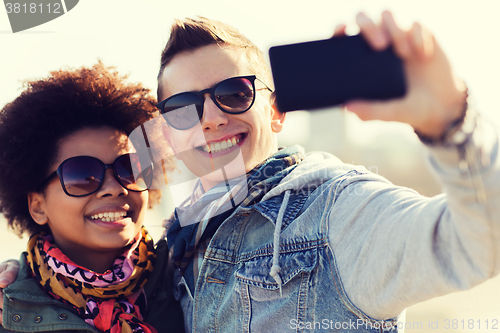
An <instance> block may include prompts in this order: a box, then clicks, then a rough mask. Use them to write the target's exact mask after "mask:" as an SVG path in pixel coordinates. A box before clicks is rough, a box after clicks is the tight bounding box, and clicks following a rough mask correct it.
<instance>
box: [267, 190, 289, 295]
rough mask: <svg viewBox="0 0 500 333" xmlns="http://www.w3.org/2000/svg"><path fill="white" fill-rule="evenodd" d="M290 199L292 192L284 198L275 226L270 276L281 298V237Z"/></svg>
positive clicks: (287, 192)
mask: <svg viewBox="0 0 500 333" xmlns="http://www.w3.org/2000/svg"><path fill="white" fill-rule="evenodd" d="M289 198H290V191H286V192H285V196H284V198H283V202H282V203H281V207H280V210H279V212H278V218H277V219H276V225H275V226H274V242H273V265H272V267H271V271H270V272H269V275H271V276H272V277H273V278H274V280H275V281H276V283H277V284H278V286H279V287H280V296H283V290H282V288H281V287H282V284H283V282H282V281H281V277H280V274H279V272H280V271H281V267H280V264H279V257H280V235H281V226H282V225H283V215H285V210H286V207H287V206H288V199H289Z"/></svg>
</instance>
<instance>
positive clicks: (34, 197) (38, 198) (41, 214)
mask: <svg viewBox="0 0 500 333" xmlns="http://www.w3.org/2000/svg"><path fill="white" fill-rule="evenodd" d="M28 209H29V212H30V215H31V217H32V218H33V220H34V221H35V222H36V223H37V224H39V225H44V224H46V223H47V222H48V221H49V218H48V216H47V214H46V213H45V197H44V196H43V194H42V193H38V192H30V193H28Z"/></svg>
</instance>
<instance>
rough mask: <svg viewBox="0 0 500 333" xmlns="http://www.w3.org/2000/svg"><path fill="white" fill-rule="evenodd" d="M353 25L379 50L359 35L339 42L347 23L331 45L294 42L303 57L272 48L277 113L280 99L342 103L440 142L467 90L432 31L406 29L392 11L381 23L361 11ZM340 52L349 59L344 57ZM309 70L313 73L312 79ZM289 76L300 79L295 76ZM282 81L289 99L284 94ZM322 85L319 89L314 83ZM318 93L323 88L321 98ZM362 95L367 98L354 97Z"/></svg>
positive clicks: (289, 105) (292, 102)
mask: <svg viewBox="0 0 500 333" xmlns="http://www.w3.org/2000/svg"><path fill="white" fill-rule="evenodd" d="M356 21H357V24H358V25H359V28H360V35H361V37H362V39H364V40H365V41H366V42H367V44H368V45H369V46H370V47H371V48H372V49H373V50H375V51H379V52H378V53H374V52H371V51H370V50H369V48H367V47H364V48H363V45H361V44H363V43H361V42H362V41H361V38H360V37H359V36H355V37H349V38H346V39H344V40H342V41H341V40H340V39H339V40H335V38H337V37H342V36H345V26H343V25H341V26H338V27H337V28H336V29H335V34H334V38H333V39H332V40H330V42H328V41H322V42H321V41H318V42H320V43H317V42H312V43H303V44H302V46H301V45H300V44H297V45H298V47H299V52H295V49H294V48H295V47H296V46H291V48H289V50H291V51H292V52H290V54H291V55H290V57H289V58H287V56H286V52H283V50H286V47H290V46H285V47H284V48H283V49H282V50H281V51H280V50H279V48H280V47H277V48H275V49H276V50H273V49H274V48H272V49H271V50H270V57H271V65H272V67H273V76H274V79H275V83H276V94H277V103H278V108H280V94H282V95H281V97H282V99H281V101H282V105H284V108H283V110H284V111H288V110H296V109H300V108H303V109H308V107H310V108H315V107H321V106H326V105H334V104H339V103H343V104H344V105H345V106H346V107H347V109H348V110H350V111H352V112H354V113H356V114H357V115H358V116H359V117H360V118H361V119H363V120H375V119H378V120H385V121H398V122H403V123H408V124H410V125H411V126H413V128H414V129H415V130H416V131H418V132H419V134H422V135H424V136H427V137H430V138H438V137H440V136H441V134H443V132H444V131H445V128H446V127H447V126H448V125H449V124H451V123H453V122H454V121H455V120H456V119H459V118H461V116H462V112H463V108H464V105H465V102H466V87H465V84H464V83H463V82H462V81H461V80H459V79H458V78H457V77H456V76H455V74H454V73H453V71H452V69H451V66H450V64H449V62H448V59H447V58H446V56H445V54H444V53H443V51H442V49H441V48H440V47H439V45H438V44H437V42H436V41H435V39H434V36H433V35H432V33H431V32H430V31H428V30H427V29H425V28H424V27H422V26H421V25H420V24H418V23H414V24H413V26H412V27H411V28H410V29H408V30H404V29H401V28H400V27H399V26H398V25H397V24H396V22H395V20H394V18H393V16H392V14H391V13H390V12H388V11H385V12H383V13H382V20H381V22H380V24H375V23H374V22H373V21H372V20H371V19H370V18H369V17H368V16H366V15H365V14H364V13H360V14H358V15H357V17H356ZM348 39H350V41H348ZM330 44H332V45H333V44H335V46H334V47H332V46H331V45H330ZM318 45H321V46H320V47H318ZM337 47H338V48H337ZM389 48H392V51H391V50H390V49H389ZM318 50H319V51H320V52H318ZM321 50H323V51H324V52H323V53H324V54H326V55H331V57H330V58H329V57H327V56H324V54H321ZM277 51H278V52H277ZM309 51H310V52H309ZM315 51H316V53H314V52H315ZM393 52H394V53H393ZM342 53H346V54H349V56H348V57H346V56H342V57H339V56H338V54H342ZM318 54H320V56H318ZM394 54H396V55H397V57H395V56H394ZM273 58H274V60H275V61H274V63H275V64H273ZM397 58H399V59H397ZM286 66H288V68H290V70H289V71H287V70H286V69H285V68H286ZM302 67H306V69H304V68H302ZM309 68H312V69H313V70H314V72H315V73H316V74H315V75H316V76H312V75H310V74H309V73H310V72H311V71H309ZM287 72H291V73H292V75H295V76H296V77H295V78H291V77H290V76H289V75H288V74H285V73H287ZM403 72H404V75H405V76H406V78H404V76H403V75H402V74H403ZM287 76H288V77H287ZM303 78H306V79H305V80H304V79H303ZM335 79H337V81H335V82H334V80H335ZM328 80H330V81H331V82H328ZM402 81H405V82H402ZM280 82H281V85H282V86H283V87H284V88H285V89H282V90H288V91H287V93H285V94H288V96H284V95H283V91H281V92H280ZM317 82H320V83H321V84H318V85H317V86H315V85H316V84H317ZM367 82H368V84H367ZM294 89H295V91H294V92H292V93H290V92H291V91H292V90H294ZM328 89H329V90H328ZM318 90H323V91H320V93H322V94H319V93H318ZM402 90H403V92H402ZM405 92H406V93H405ZM299 95H300V97H299ZM311 96H315V97H313V98H311ZM316 96H318V97H316ZM359 96H361V98H364V99H357V98H360V97H359ZM322 98H324V100H322ZM388 98H390V99H388ZM289 102H290V103H289ZM299 104H300V107H298V106H299ZM304 106H307V107H304Z"/></svg>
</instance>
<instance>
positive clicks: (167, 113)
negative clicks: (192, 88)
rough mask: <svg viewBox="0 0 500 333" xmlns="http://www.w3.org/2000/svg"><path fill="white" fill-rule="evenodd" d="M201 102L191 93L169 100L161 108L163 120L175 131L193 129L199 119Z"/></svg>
mask: <svg viewBox="0 0 500 333" xmlns="http://www.w3.org/2000/svg"><path fill="white" fill-rule="evenodd" d="M202 103H203V101H200V99H199V98H198V96H196V95H195V94H191V93H185V94H180V95H177V96H174V97H173V98H171V99H169V100H168V101H167V102H166V103H165V105H164V106H163V116H164V117H165V120H166V121H167V122H168V123H169V124H170V125H171V126H172V127H174V128H176V129H180V130H183V129H188V128H191V127H193V126H194V125H195V124H196V123H197V122H198V121H199V120H200V119H201V113H202V108H203V105H202Z"/></svg>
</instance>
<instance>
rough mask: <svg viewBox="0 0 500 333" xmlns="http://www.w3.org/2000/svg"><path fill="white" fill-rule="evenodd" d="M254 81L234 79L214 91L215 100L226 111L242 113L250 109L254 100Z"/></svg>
mask: <svg viewBox="0 0 500 333" xmlns="http://www.w3.org/2000/svg"><path fill="white" fill-rule="evenodd" d="M254 95H255V94H254V89H253V84H252V81H250V80H248V79H246V78H234V79H231V80H227V81H224V82H222V83H221V84H219V85H218V86H217V87H216V88H215V91H214V96H215V99H216V100H217V103H219V105H220V107H221V108H223V109H224V111H226V112H229V113H240V112H243V111H246V110H248V109H249V108H250V106H251V105H252V103H253V100H254Z"/></svg>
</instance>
